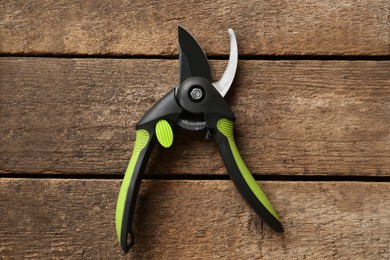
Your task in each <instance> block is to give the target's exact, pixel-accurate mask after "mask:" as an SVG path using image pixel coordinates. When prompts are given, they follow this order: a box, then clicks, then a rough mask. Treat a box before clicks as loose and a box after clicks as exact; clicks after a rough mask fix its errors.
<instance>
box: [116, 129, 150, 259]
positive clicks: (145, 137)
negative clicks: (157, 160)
mask: <svg viewBox="0 0 390 260" xmlns="http://www.w3.org/2000/svg"><path fill="white" fill-rule="evenodd" d="M155 143H156V135H155V131H154V129H153V128H152V129H149V130H147V129H138V130H137V131H136V138H135V145H134V149H133V153H132V155H131V159H130V162H129V164H128V166H127V169H126V173H125V177H124V178H123V181H122V185H121V189H120V191H119V196H118V202H117V205H116V214H115V225H116V233H117V236H118V240H119V243H120V245H121V247H122V249H123V251H124V252H125V253H127V252H128V251H129V250H130V249H131V248H132V247H133V245H134V242H135V237H134V233H133V230H132V223H133V216H134V209H135V205H136V201H137V196H138V191H139V187H140V184H141V180H142V176H143V174H144V171H145V167H146V164H147V162H148V160H149V157H150V154H151V151H152V148H153V146H154V144H155ZM129 234H130V239H131V240H130V242H129V241H128V235H129Z"/></svg>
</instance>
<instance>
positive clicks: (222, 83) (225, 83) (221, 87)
mask: <svg viewBox="0 0 390 260" xmlns="http://www.w3.org/2000/svg"><path fill="white" fill-rule="evenodd" d="M228 33H229V38H230V56H229V62H228V65H227V67H226V69H225V72H224V73H223V75H222V77H221V79H220V80H218V81H217V82H214V83H213V86H214V87H215V88H216V89H217V90H218V92H219V93H220V94H221V96H222V97H224V96H225V95H226V93H227V92H228V91H229V88H230V86H231V85H232V83H233V80H234V76H235V75H236V70H237V63H238V49H237V40H236V36H235V35H234V31H233V29H230V28H229V29H228Z"/></svg>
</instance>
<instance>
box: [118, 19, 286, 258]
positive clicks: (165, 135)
mask: <svg viewBox="0 0 390 260" xmlns="http://www.w3.org/2000/svg"><path fill="white" fill-rule="evenodd" d="M228 33H229V38H230V56H229V62H228V65H227V68H226V70H225V72H224V73H223V75H222V77H221V79H220V80H219V81H217V82H212V79H211V71H210V66H209V63H208V60H207V57H206V55H205V54H204V52H203V50H202V49H201V47H200V46H199V44H198V43H197V41H196V40H195V39H194V37H192V36H191V34H189V33H188V32H187V31H186V30H185V29H184V28H183V27H180V26H179V27H178V35H179V82H178V85H177V87H175V88H174V89H172V90H170V91H169V92H168V93H167V94H166V95H165V96H164V97H162V98H161V99H160V100H159V101H158V102H157V103H156V104H155V105H154V106H153V107H152V108H151V109H150V110H149V111H148V112H147V113H146V114H145V115H144V116H143V117H142V118H141V120H140V121H139V122H138V123H137V125H136V132H135V133H136V138H135V145H134V149H133V153H132V156H131V159H130V162H129V164H128V166H127V170H126V173H125V176H124V179H123V181H122V186H121V188H120V192H119V197H118V201H117V205H116V216H115V222H116V233H117V236H118V239H119V242H120V245H121V247H122V249H123V251H124V252H128V251H129V250H130V249H131V248H132V246H133V245H134V241H135V238H134V233H133V230H132V222H133V215H134V210H135V205H136V200H137V195H138V191H139V187H140V184H141V179H142V175H143V173H144V170H145V167H146V164H147V162H148V159H149V157H150V154H151V151H152V148H153V146H154V145H155V143H156V142H158V143H160V145H162V146H163V147H165V148H168V147H170V146H171V145H172V142H173V130H172V128H173V127H175V126H180V127H182V128H185V129H189V130H203V129H205V130H206V131H207V136H208V137H212V138H213V139H214V140H215V141H216V143H217V145H218V148H219V152H220V154H221V157H222V159H223V162H224V164H225V166H226V168H227V171H228V173H229V175H230V177H231V179H232V180H233V182H234V184H235V186H236V188H237V189H238V191H239V192H240V193H241V195H242V196H243V198H244V199H245V200H246V202H247V203H248V204H249V205H250V206H251V208H252V209H253V210H254V211H255V212H256V214H257V215H258V216H259V217H261V218H262V219H263V221H264V222H265V223H267V224H268V225H269V226H270V227H271V228H273V229H274V230H275V231H277V232H283V227H282V224H281V222H280V219H279V217H278V215H277V214H276V212H275V210H274V208H273V207H272V205H271V203H270V202H269V200H268V199H267V197H266V195H265V194H264V192H263V191H262V190H261V188H260V187H259V186H258V184H257V183H256V181H255V179H254V178H253V176H252V174H251V173H250V171H249V170H248V168H247V167H246V166H245V163H244V162H243V160H242V158H241V156H240V154H239V152H238V149H237V146H236V143H235V141H234V135H233V126H234V121H235V116H234V114H233V112H232V111H231V109H230V107H229V106H228V104H227V103H226V101H225V100H224V99H223V97H224V96H225V95H226V93H227V92H228V90H229V88H230V86H231V85H232V82H233V79H234V76H235V74H236V69H237V63H238V51H237V41H236V37H235V35H234V32H233V30H232V29H229V30H228ZM129 235H130V236H129ZM129 239H130V241H128V240H129Z"/></svg>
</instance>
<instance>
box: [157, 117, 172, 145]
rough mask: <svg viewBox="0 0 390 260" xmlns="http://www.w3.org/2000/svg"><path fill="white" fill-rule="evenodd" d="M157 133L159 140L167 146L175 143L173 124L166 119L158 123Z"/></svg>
mask: <svg viewBox="0 0 390 260" xmlns="http://www.w3.org/2000/svg"><path fill="white" fill-rule="evenodd" d="M156 135H157V140H158V142H159V143H160V144H161V145H162V146H163V147H165V148H168V147H170V146H171V145H172V143H173V132H172V127H171V125H170V124H169V123H168V122H167V121H166V120H164V119H161V120H159V121H158V122H157V124H156Z"/></svg>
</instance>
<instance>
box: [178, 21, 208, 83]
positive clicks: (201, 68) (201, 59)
mask: <svg viewBox="0 0 390 260" xmlns="http://www.w3.org/2000/svg"><path fill="white" fill-rule="evenodd" d="M178 31H179V49H180V54H179V63H180V64H179V82H180V83H182V82H183V81H184V80H186V79H187V78H189V77H193V76H199V77H203V78H205V79H207V80H208V81H210V82H211V71H210V66H209V62H208V61H207V57H206V55H205V54H204V52H203V50H202V48H201V47H200V46H199V44H198V43H197V41H196V40H195V39H194V37H192V36H191V34H189V33H188V32H187V31H186V30H185V29H184V28H183V27H181V26H179V27H178Z"/></svg>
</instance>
